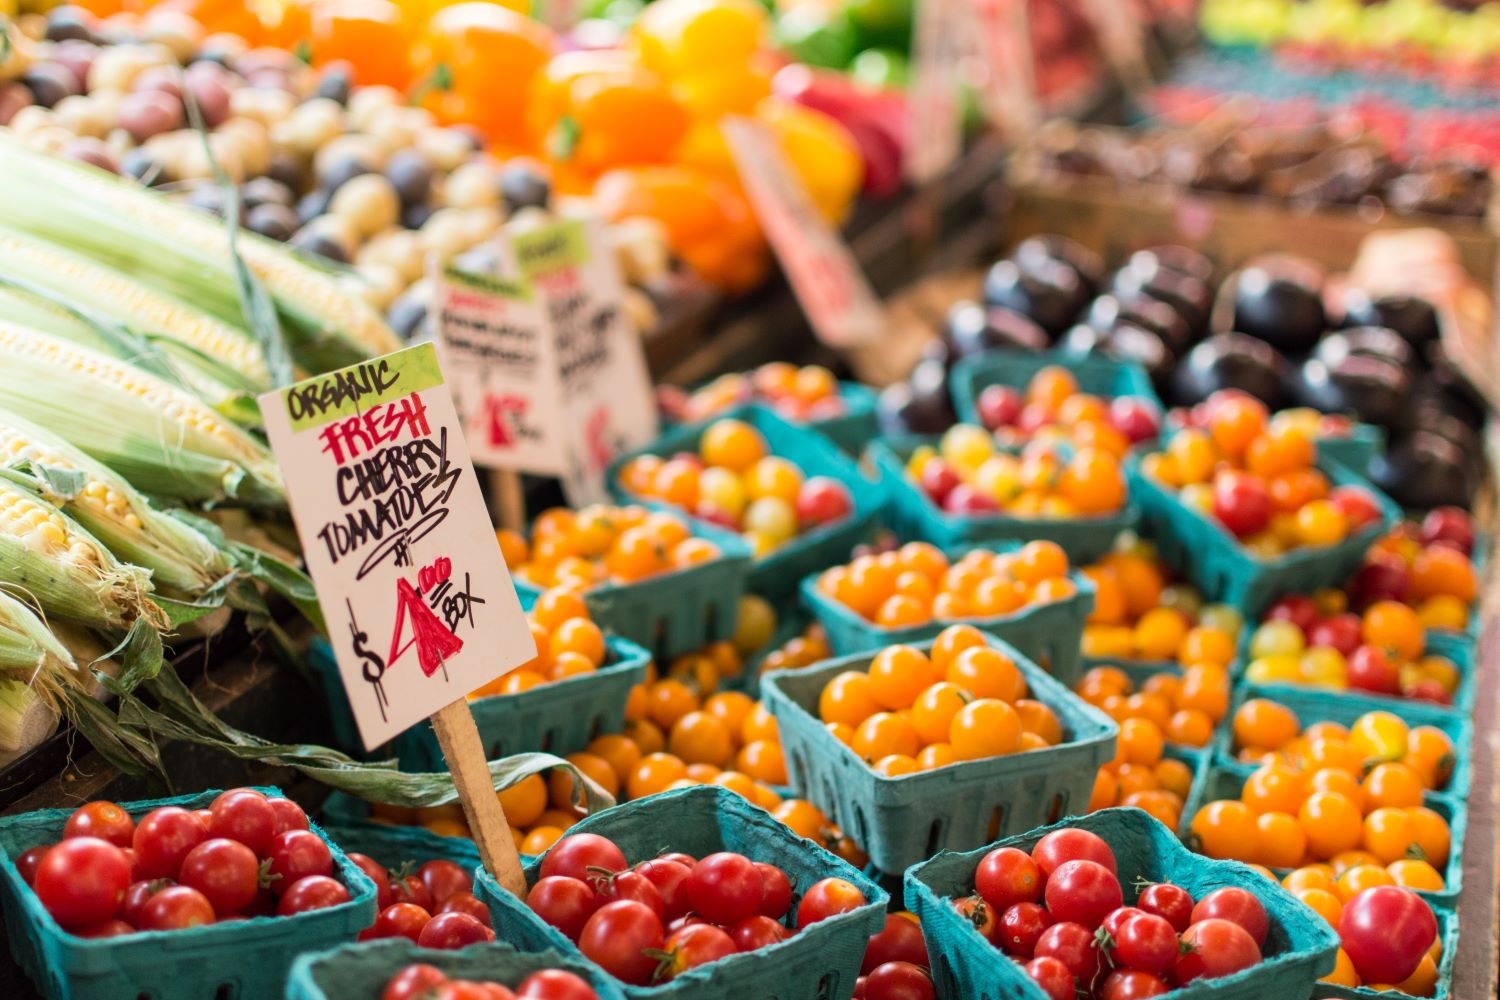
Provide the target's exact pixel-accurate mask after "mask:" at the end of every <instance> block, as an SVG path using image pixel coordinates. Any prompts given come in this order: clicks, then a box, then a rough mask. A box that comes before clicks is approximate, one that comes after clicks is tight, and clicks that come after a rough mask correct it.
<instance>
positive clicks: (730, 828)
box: [475, 785, 889, 1000]
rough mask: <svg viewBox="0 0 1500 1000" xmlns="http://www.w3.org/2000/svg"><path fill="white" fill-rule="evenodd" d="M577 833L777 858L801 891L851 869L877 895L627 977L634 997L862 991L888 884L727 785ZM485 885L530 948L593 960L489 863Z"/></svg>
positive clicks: (678, 794) (662, 799)
mask: <svg viewBox="0 0 1500 1000" xmlns="http://www.w3.org/2000/svg"><path fill="white" fill-rule="evenodd" d="M569 833H595V834H599V835H601V836H604V837H608V838H609V839H610V840H612V841H614V842H615V844H616V845H617V846H618V847H619V848H620V850H621V851H623V852H624V854H625V857H626V859H627V860H629V861H630V862H631V863H632V864H636V863H639V862H641V861H645V860H647V859H649V858H653V857H656V856H657V855H659V854H661V853H662V852H664V851H683V852H685V853H687V854H690V855H692V856H693V857H694V858H703V857H705V856H706V855H709V854H713V853H716V852H718V851H734V852H736V853H739V854H743V855H745V856H746V857H748V858H749V859H750V860H752V861H765V862H768V863H770V864H773V865H775V866H777V867H778V868H780V869H781V870H782V871H784V872H786V874H787V876H788V877H789V878H790V879H791V880H792V885H793V887H794V888H795V889H796V890H798V891H799V892H801V891H805V890H806V889H807V888H808V887H809V886H811V885H813V883H815V882H818V881H819V880H821V879H825V878H841V879H844V880H845V881H847V882H850V883H852V884H853V885H854V886H856V887H857V888H858V889H859V890H860V891H861V892H862V893H864V896H865V899H866V900H867V902H866V904H865V905H864V906H861V907H859V908H857V909H855V910H852V911H850V912H848V913H842V914H839V915H837V916H833V917H829V918H828V919H826V920H820V921H818V922H817V923H815V924H813V925H811V926H809V927H806V928H803V929H801V930H798V931H797V932H796V933H795V934H793V935H792V936H791V937H789V938H787V939H786V940H785V941H783V942H781V943H780V944H775V945H772V946H771V947H769V948H762V949H760V950H757V951H754V952H746V953H744V954H737V955H731V956H729V957H728V958H723V959H720V960H719V961H717V962H710V963H708V964H707V965H702V966H699V967H698V968H696V969H691V970H689V971H688V972H686V973H685V974H683V975H681V976H679V977H678V978H676V979H673V980H671V981H670V982H666V983H662V984H660V985H657V986H628V985H623V984H622V985H621V986H620V992H621V993H623V994H624V995H625V996H626V997H629V998H633V1000H655V998H664V1000H665V998H670V1000H745V998H747V997H754V998H755V1000H844V998H846V997H848V996H850V995H851V994H852V993H853V992H854V981H855V979H856V978H857V977H858V975H859V967H860V963H861V961H863V959H864V953H865V945H866V943H867V942H868V940H869V937H870V935H871V934H874V933H876V932H877V931H878V930H880V927H881V926H882V924H883V923H884V920H885V908H886V902H887V901H888V899H889V897H888V896H887V894H886V892H885V891H884V890H883V889H881V888H880V887H879V886H878V885H876V884H875V883H874V882H872V881H871V880H870V879H868V878H866V877H865V876H864V875H863V874H862V873H861V872H860V871H859V870H858V869H856V868H855V867H854V866H852V865H850V864H849V863H848V862H846V861H844V860H842V859H841V858H838V857H836V856H835V855H833V854H831V853H829V852H828V851H826V850H824V849H823V848H822V847H820V846H819V845H817V844H815V843H813V842H812V841H810V840H805V839H803V838H801V837H798V836H797V835H796V834H794V833H792V832H791V831H790V830H788V829H787V828H786V827H785V826H783V825H782V824H781V823H779V822H777V821H776V820H775V819H772V818H771V814H770V813H768V812H766V811H765V810H764V809H761V808H759V807H758V806H753V805H751V804H750V803H748V802H746V801H745V800H744V799H743V798H741V797H740V796H738V795H736V794H735V793H734V792H731V791H729V790H728V789H725V788H719V787H716V786H706V785H705V786H698V787H695V788H684V789H681V790H678V791H675V792H663V793H661V794H660V795H652V796H650V797H648V798H644V799H638V800H636V801H634V802H628V803H626V804H624V805H621V806H616V807H615V808H613V809H607V810H605V811H604V812H600V813H596V814H595V815H593V816H590V817H588V818H587V819H584V820H580V821H579V823H578V825H576V826H574V827H572V828H571V829H570V830H569ZM540 866H541V862H540V860H537V861H531V862H528V863H527V864H526V866H525V869H526V881H527V884H528V885H530V884H533V883H535V882H536V880H537V877H538V870H539V868H540ZM475 885H476V891H477V892H478V894H479V898H480V899H482V900H484V901H485V902H486V903H488V904H489V907H490V912H491V913H492V914H493V915H494V920H495V931H496V933H497V934H499V935H500V937H501V939H502V940H506V941H509V942H510V943H511V944H513V945H515V946H516V947H518V948H520V949H521V950H522V951H538V950H542V949H549V948H550V949H553V950H555V951H558V952H561V953H562V954H564V955H568V956H569V957H573V958H578V959H580V960H581V961H585V962H587V960H586V959H582V957H581V955H580V953H579V951H578V948H577V946H576V945H574V944H573V943H572V942H571V941H569V940H568V939H567V937H565V936H564V935H563V934H562V933H561V932H559V931H558V930H557V929H556V928H554V927H551V926H550V925H548V924H546V923H545V922H543V921H542V919H541V918H540V917H538V916H537V915H536V914H535V913H533V912H532V911H531V909H530V908H529V907H527V906H526V904H525V902H524V901H522V900H520V899H517V898H516V897H514V896H512V895H510V894H509V893H507V892H506V891H505V890H503V889H501V888H500V886H499V884H498V883H497V882H495V880H494V879H493V878H491V877H490V876H489V875H488V874H487V873H484V872H480V873H479V876H478V878H477V880H476V882H475ZM590 964H591V963H590Z"/></svg>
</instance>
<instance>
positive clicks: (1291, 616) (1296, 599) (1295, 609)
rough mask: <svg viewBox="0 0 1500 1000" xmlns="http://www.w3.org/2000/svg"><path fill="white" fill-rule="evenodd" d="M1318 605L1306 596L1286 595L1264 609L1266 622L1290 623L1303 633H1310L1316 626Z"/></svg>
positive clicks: (1318, 616)
mask: <svg viewBox="0 0 1500 1000" xmlns="http://www.w3.org/2000/svg"><path fill="white" fill-rule="evenodd" d="M1320 617H1321V616H1320V615H1319V614H1318V605H1317V603H1316V602H1315V601H1314V600H1313V599H1312V598H1311V597H1308V596H1307V595H1306V594H1288V595H1287V596H1286V597H1283V598H1281V599H1280V600H1278V601H1277V602H1276V603H1275V604H1272V605H1271V606H1270V607H1269V608H1268V609H1266V615H1265V620H1266V621H1285V622H1291V623H1292V624H1293V625H1295V626H1297V627H1298V628H1300V629H1301V630H1302V631H1303V633H1304V634H1305V633H1307V632H1310V631H1311V630H1312V627H1313V626H1314V625H1316V624H1318V619H1319V618H1320Z"/></svg>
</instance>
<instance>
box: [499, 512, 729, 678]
mask: <svg viewBox="0 0 1500 1000" xmlns="http://www.w3.org/2000/svg"><path fill="white" fill-rule="evenodd" d="M683 520H684V521H685V522H686V523H688V524H689V525H690V526H691V528H692V532H693V535H694V536H695V537H697V538H702V539H705V540H707V541H710V542H713V543H714V544H715V545H717V546H718V547H719V552H720V553H721V555H720V556H719V558H717V559H711V560H709V561H708V562H705V563H699V564H698V565H696V566H689V567H687V568H685V569H679V570H675V571H673V572H670V573H658V574H657V575H655V576H649V577H646V578H645V579H642V580H636V581H634V582H633V583H601V584H599V585H597V586H594V587H591V588H589V589H588V590H586V591H584V594H583V602H584V604H586V605H588V609H589V617H590V618H592V619H593V620H594V624H596V625H598V626H599V627H600V628H601V629H603V630H604V631H605V632H607V633H610V634H611V635H617V636H619V637H621V638H622V639H629V640H630V641H631V642H634V643H637V644H638V645H640V646H643V647H644V648H645V649H646V650H648V651H649V652H650V653H651V654H652V655H653V656H655V657H656V658H657V659H658V660H660V661H663V662H664V661H666V660H670V659H672V658H673V657H674V656H680V655H682V654H683V653H687V652H691V651H692V650H695V649H702V648H703V647H704V646H707V645H708V644H709V643H711V642H718V641H719V640H721V639H727V638H729V637H730V636H731V635H733V634H734V624H735V620H736V618H737V617H738V615H739V604H740V597H741V596H742V595H743V594H744V593H745V584H746V582H747V581H748V579H749V576H750V546H749V545H748V544H746V542H745V540H744V539H743V538H741V537H740V536H739V535H737V534H735V533H734V532H732V531H725V530H724V529H722V528H717V527H714V526H713V525H711V524H707V523H705V522H702V521H697V520H693V519H691V518H683ZM541 592H542V590H541V588H540V587H535V586H532V585H531V584H528V583H526V582H525V581H522V580H517V581H516V593H518V594H530V595H532V596H533V598H534V597H535V596H536V595H539V594H540V593H541Z"/></svg>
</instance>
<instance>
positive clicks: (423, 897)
mask: <svg viewBox="0 0 1500 1000" xmlns="http://www.w3.org/2000/svg"><path fill="white" fill-rule="evenodd" d="M391 899H392V900H394V901H395V902H397V903H414V904H416V905H417V906H420V907H421V908H422V909H424V910H426V911H427V912H428V913H431V912H432V911H433V910H435V909H437V906H436V904H434V903H433V901H432V893H430V892H428V891H427V886H426V885H425V884H424V883H423V882H422V880H421V879H420V878H418V877H417V876H415V875H408V876H406V877H405V878H398V879H396V880H395V881H393V882H392V883H391Z"/></svg>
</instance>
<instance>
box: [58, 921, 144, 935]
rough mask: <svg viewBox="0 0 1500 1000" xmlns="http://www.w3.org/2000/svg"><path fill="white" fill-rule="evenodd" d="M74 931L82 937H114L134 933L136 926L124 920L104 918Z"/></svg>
mask: <svg viewBox="0 0 1500 1000" xmlns="http://www.w3.org/2000/svg"><path fill="white" fill-rule="evenodd" d="M72 933H73V934H76V935H78V936H79V937H81V938H112V937H124V936H125V935H127V934H134V933H135V928H134V927H132V926H131V925H130V924H127V923H126V922H125V921H123V920H102V921H100V922H99V923H97V924H89V925H88V926H87V927H80V928H78V929H76V930H74V931H72Z"/></svg>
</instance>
